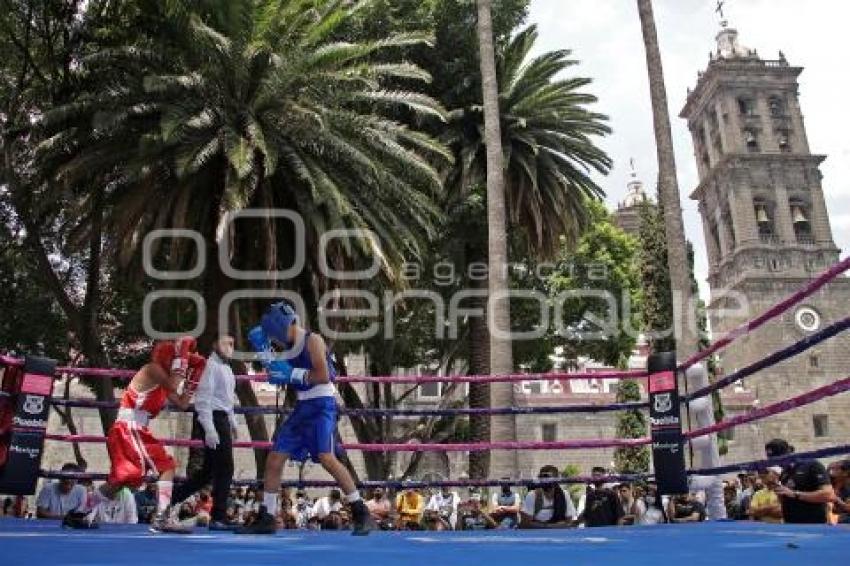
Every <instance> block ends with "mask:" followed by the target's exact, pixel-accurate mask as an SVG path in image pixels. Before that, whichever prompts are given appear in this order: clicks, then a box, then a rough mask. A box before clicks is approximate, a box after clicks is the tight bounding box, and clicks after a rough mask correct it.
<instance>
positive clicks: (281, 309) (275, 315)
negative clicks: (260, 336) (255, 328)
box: [260, 302, 298, 344]
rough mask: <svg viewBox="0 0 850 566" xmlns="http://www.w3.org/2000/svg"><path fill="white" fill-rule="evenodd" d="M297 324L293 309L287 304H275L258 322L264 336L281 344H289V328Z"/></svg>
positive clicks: (296, 315)
mask: <svg viewBox="0 0 850 566" xmlns="http://www.w3.org/2000/svg"><path fill="white" fill-rule="evenodd" d="M297 322H298V314H297V313H296V312H295V308H294V307H293V306H292V305H291V304H289V303H287V302H280V303H275V304H273V305H272V306H270V307H269V308H268V310H267V311H266V314H264V315H263V318H262V319H261V320H260V324H261V325H262V327H263V330H265V331H266V335H267V336H268V337H269V338H271V339H272V340H275V341H277V342H279V343H281V344H289V327H290V326H292V325H293V324H295V323H297Z"/></svg>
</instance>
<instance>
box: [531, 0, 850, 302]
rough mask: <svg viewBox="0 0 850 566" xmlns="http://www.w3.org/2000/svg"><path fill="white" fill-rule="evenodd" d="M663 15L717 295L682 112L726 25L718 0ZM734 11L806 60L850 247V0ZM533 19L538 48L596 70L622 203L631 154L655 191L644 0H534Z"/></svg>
mask: <svg viewBox="0 0 850 566" xmlns="http://www.w3.org/2000/svg"><path fill="white" fill-rule="evenodd" d="M653 4H654V9H655V20H656V25H657V27H658V38H659V42H660V44H661V56H662V59H663V64H664V74H665V80H666V83H667V96H668V100H669V104H670V113H671V122H672V126H673V142H674V145H675V149H676V164H677V166H678V172H679V189H680V191H681V194H682V205H683V207H684V211H685V230H686V233H687V237H688V238H689V239H690V240H692V241H693V242H694V246H695V249H696V276H697V279H698V280H699V282H700V286H701V292H702V295H703V296H704V297H705V296H707V290H708V289H707V287H708V286H707V283H706V282H705V279H706V277H707V275H708V264H707V259H706V251H705V242H704V238H703V230H702V223H701V221H700V218H699V214H698V212H697V207H696V202H695V201H692V200H691V199H690V198H689V196H690V194H691V192H692V191H693V189H694V188H695V187H696V186H697V183H698V177H697V170H696V161H695V159H694V153H693V145H692V144H691V136H690V133H689V132H688V129H687V124H686V122H685V121H684V120H682V119H680V118H679V117H678V115H679V112H680V110H681V109H682V107H683V106H684V103H685V97H686V95H687V89H688V88H693V87H694V86H695V85H696V80H697V72H698V71H701V70H704V69H705V67H706V66H707V65H708V55H709V53H710V52H712V51H714V50H715V49H716V42H715V36H716V35H717V32H718V31H719V30H720V25H719V17H718V15H717V14H716V13H715V7H716V4H717V2H716V0H654V2H653ZM725 14H726V18H727V19H728V20H729V23H730V27H734V28H736V29H737V30H738V32H739V34H740V35H739V39H740V42H741V44H742V45H743V46H745V47H749V48H754V49H756V50H757V51H758V53H759V55H760V56H761V57H762V58H764V59H777V58H778V56H779V50H782V51H783V52H784V53H785V56H786V57H787V59H788V61H789V63H790V64H791V65H794V66H803V67H805V70H804V71H803V74H802V75H801V77H800V104H801V107H802V110H803V115H804V119H805V124H806V130H807V134H808V137H809V145H810V146H811V150H812V152H813V153H816V154H824V155H827V156H828V158H827V160H826V162H824V164H823V165H822V168H821V170H822V172H823V174H824V181H823V183H824V192H825V194H826V199H827V207H828V209H829V212H830V216H831V220H832V228H833V232H834V237H835V241H836V244H837V245H838V247H839V248H841V249H842V250H843V251H842V256H844V255H846V254H845V252H844V250H847V249H848V248H850V127H848V126H850V117H848V112H847V111H848V104H847V102H848V101H850V73H848V72H847V68H848V59H850V41H848V28H847V22H848V21H850V1H848V0H808V1H806V2H801V1H800V0H726V6H725ZM529 23H533V24H536V25H537V26H538V29H539V32H540V39H539V40H538V45H537V46H536V50H537V52H544V51H551V50H553V49H565V48H568V49H572V50H573V57H574V58H575V59H577V60H579V61H581V65H579V66H577V67H573V68H572V69H571V70H570V71H568V72H570V73H576V74H581V75H582V76H586V77H590V78H592V79H594V83H593V84H592V85H591V86H590V87H588V89H589V90H590V91H591V92H593V94H595V95H596V96H598V97H599V104H598V106H597V111H599V112H602V113H604V114H607V115H608V116H609V117H610V119H611V121H610V125H611V126H612V128H613V130H614V133H613V134H612V135H610V136H608V137H607V138H605V139H604V140H602V141H601V143H600V145H601V146H602V147H603V148H604V149H605V150H606V151H607V152H608V154H609V155H610V156H611V157H612V158H613V159H614V163H615V164H614V168H613V170H612V171H611V173H610V175H609V176H608V177H607V178H606V177H598V178H597V182H598V183H599V184H600V186H601V187H602V188H603V189H605V191H606V193H607V195H608V202H609V204H611V205H612V206H614V205H615V204H616V203H617V201H619V200H622V198H623V197H624V196H625V193H626V183H627V182H628V181H629V175H630V171H631V169H630V166H629V161H630V159H632V158H634V160H635V167H636V171H637V174H638V177H639V178H640V179H641V180H643V181H644V183H645V184H646V188H647V190H648V191H651V193H650V194H654V190H655V179H656V176H657V164H656V156H655V145H654V134H653V129H652V110H651V106H650V99H649V82H648V79H647V75H646V60H645V53H644V49H643V39H642V37H641V30H640V20H639V18H638V14H637V2H636V1H635V0H531V12H530V15H529Z"/></svg>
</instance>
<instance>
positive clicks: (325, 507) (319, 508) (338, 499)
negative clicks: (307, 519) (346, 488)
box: [313, 489, 342, 523]
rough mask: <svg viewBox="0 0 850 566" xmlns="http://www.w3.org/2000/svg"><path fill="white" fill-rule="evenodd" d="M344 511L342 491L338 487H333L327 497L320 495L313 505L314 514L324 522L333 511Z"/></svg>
mask: <svg viewBox="0 0 850 566" xmlns="http://www.w3.org/2000/svg"><path fill="white" fill-rule="evenodd" d="M340 511H342V493H341V492H340V491H339V490H338V489H332V490H331V491H330V493H329V494H328V495H326V496H325V497H320V498H319V499H317V500H316V503H315V504H314V505H313V516H314V517H316V518H317V519H318V520H319V522H320V523H321V522H323V521H324V520H325V519H327V518H328V516H330V514H331V513H339V512H340Z"/></svg>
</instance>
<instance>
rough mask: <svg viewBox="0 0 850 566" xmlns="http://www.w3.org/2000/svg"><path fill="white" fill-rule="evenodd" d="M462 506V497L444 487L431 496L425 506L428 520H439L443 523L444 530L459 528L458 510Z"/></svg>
mask: <svg viewBox="0 0 850 566" xmlns="http://www.w3.org/2000/svg"><path fill="white" fill-rule="evenodd" d="M459 504H460V495H458V494H457V493H456V492H454V491H451V489H449V488H448V487H444V488H443V489H442V490H441V491H438V492H436V493H434V494H433V495H431V497H430V498H429V499H428V503H427V504H426V505H425V517H426V519H428V518H431V520H438V521H441V522H442V523H443V528H444V529H448V530H455V529H456V528H457V508H458V505H459Z"/></svg>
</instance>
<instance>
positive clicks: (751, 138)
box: [744, 128, 759, 153]
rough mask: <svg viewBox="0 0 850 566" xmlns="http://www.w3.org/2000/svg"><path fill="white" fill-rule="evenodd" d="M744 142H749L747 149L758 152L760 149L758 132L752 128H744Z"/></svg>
mask: <svg viewBox="0 0 850 566" xmlns="http://www.w3.org/2000/svg"><path fill="white" fill-rule="evenodd" d="M744 142H746V144H747V151H749V152H751V153H752V152H756V151H758V150H759V138H758V132H756V131H755V130H753V129H752V128H747V129H746V130H744Z"/></svg>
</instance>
